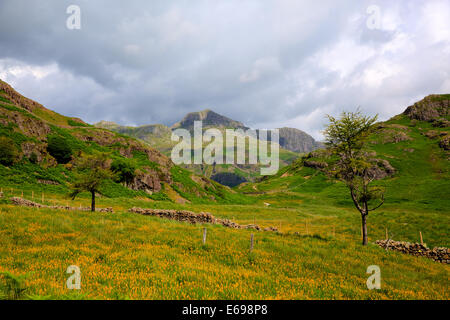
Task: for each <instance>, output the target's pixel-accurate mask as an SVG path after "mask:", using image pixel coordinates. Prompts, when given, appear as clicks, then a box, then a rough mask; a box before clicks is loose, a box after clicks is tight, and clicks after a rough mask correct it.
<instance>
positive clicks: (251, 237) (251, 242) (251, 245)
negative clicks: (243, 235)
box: [250, 233, 253, 252]
mask: <svg viewBox="0 0 450 320" xmlns="http://www.w3.org/2000/svg"><path fill="white" fill-rule="evenodd" d="M252 251H253V233H252V234H251V235H250V252H252Z"/></svg>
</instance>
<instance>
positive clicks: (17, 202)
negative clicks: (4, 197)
mask: <svg viewBox="0 0 450 320" xmlns="http://www.w3.org/2000/svg"><path fill="white" fill-rule="evenodd" d="M11 201H12V203H13V204H14V205H16V206H22V207H30V208H46V209H55V210H74V211H75V210H77V211H91V208H79V207H78V208H75V207H68V206H46V205H44V204H40V203H36V202H33V201H30V200H26V199H22V198H17V197H14V198H11ZM96 211H97V212H111V213H112V212H113V209H112V208H97V209H96Z"/></svg>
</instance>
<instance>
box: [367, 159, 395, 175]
mask: <svg viewBox="0 0 450 320" xmlns="http://www.w3.org/2000/svg"><path fill="white" fill-rule="evenodd" d="M371 162H372V163H373V164H374V165H373V166H372V167H371V168H370V169H369V175H370V176H372V177H374V178H375V179H376V180H379V179H383V178H386V177H390V176H392V175H394V174H395V169H394V167H393V166H392V165H391V164H390V163H389V161H387V160H384V159H373V160H372V161H371Z"/></svg>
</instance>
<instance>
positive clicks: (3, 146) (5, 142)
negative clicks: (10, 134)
mask: <svg viewBox="0 0 450 320" xmlns="http://www.w3.org/2000/svg"><path fill="white" fill-rule="evenodd" d="M18 155H19V153H18V151H17V148H16V145H15V143H14V141H13V140H11V139H9V138H6V137H0V163H1V164H3V165H5V166H10V165H13V164H14V162H16V160H17V158H18Z"/></svg>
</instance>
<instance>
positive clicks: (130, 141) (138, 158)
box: [0, 81, 238, 202]
mask: <svg viewBox="0 0 450 320" xmlns="http://www.w3.org/2000/svg"><path fill="white" fill-rule="evenodd" d="M0 137H3V138H6V139H10V140H7V141H11V142H12V145H13V148H14V149H15V150H16V152H17V157H16V158H17V159H15V162H14V164H13V165H11V166H5V165H1V164H0V181H1V187H2V188H7V187H20V189H22V190H25V191H27V190H30V191H31V190H32V189H38V190H39V191H41V190H42V191H47V192H57V193H61V194H63V193H67V191H68V186H69V183H70V182H72V181H73V178H74V174H73V172H72V165H73V162H74V160H75V159H76V158H77V157H79V156H80V155H81V154H83V153H85V154H92V153H94V152H106V153H109V155H110V158H111V161H113V160H116V159H125V158H127V159H134V161H135V162H136V163H137V169H138V170H137V171H136V172H137V175H136V178H135V179H134V181H133V182H132V183H131V184H130V185H129V187H128V188H127V187H125V186H123V185H122V184H119V183H116V182H114V181H112V180H111V181H109V182H108V184H107V185H106V186H105V187H104V194H103V195H104V196H106V197H130V196H131V197H135V196H141V197H146V198H149V199H154V200H158V199H171V200H173V201H182V202H183V201H204V199H209V200H214V201H230V200H231V199H234V200H236V197H238V196H237V195H236V194H235V193H233V192H231V190H229V189H227V188H226V187H224V186H222V185H220V184H218V183H216V182H214V181H211V180H209V179H206V178H204V177H200V176H196V175H195V174H193V173H191V172H189V171H186V170H184V169H183V168H180V167H178V166H175V165H174V164H173V163H172V161H171V160H170V159H169V158H168V157H167V156H165V155H163V154H162V153H160V152H159V151H157V150H156V149H154V148H152V147H150V146H149V145H148V144H145V143H143V142H141V141H138V140H136V139H134V138H130V137H128V136H126V135H123V134H119V133H115V132H112V131H110V130H106V129H102V128H97V127H94V126H91V125H89V124H86V123H85V122H83V121H82V120H80V119H75V118H69V117H65V116H63V115H60V114H58V113H56V112H53V111H51V110H49V109H47V108H45V107H44V106H42V105H40V104H39V103H37V102H35V101H32V100H30V99H28V98H26V97H23V96H22V95H20V94H19V93H17V92H16V91H15V90H14V89H13V88H12V87H11V86H9V85H8V84H7V83H5V82H3V81H0ZM52 137H58V138H59V139H60V140H61V139H62V141H64V144H65V145H67V146H68V148H69V149H70V150H71V152H72V156H71V158H70V155H69V161H68V163H65V164H58V162H57V160H56V159H55V158H54V157H53V156H52V155H51V154H50V152H49V150H48V142H49V139H51V138H52Z"/></svg>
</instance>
